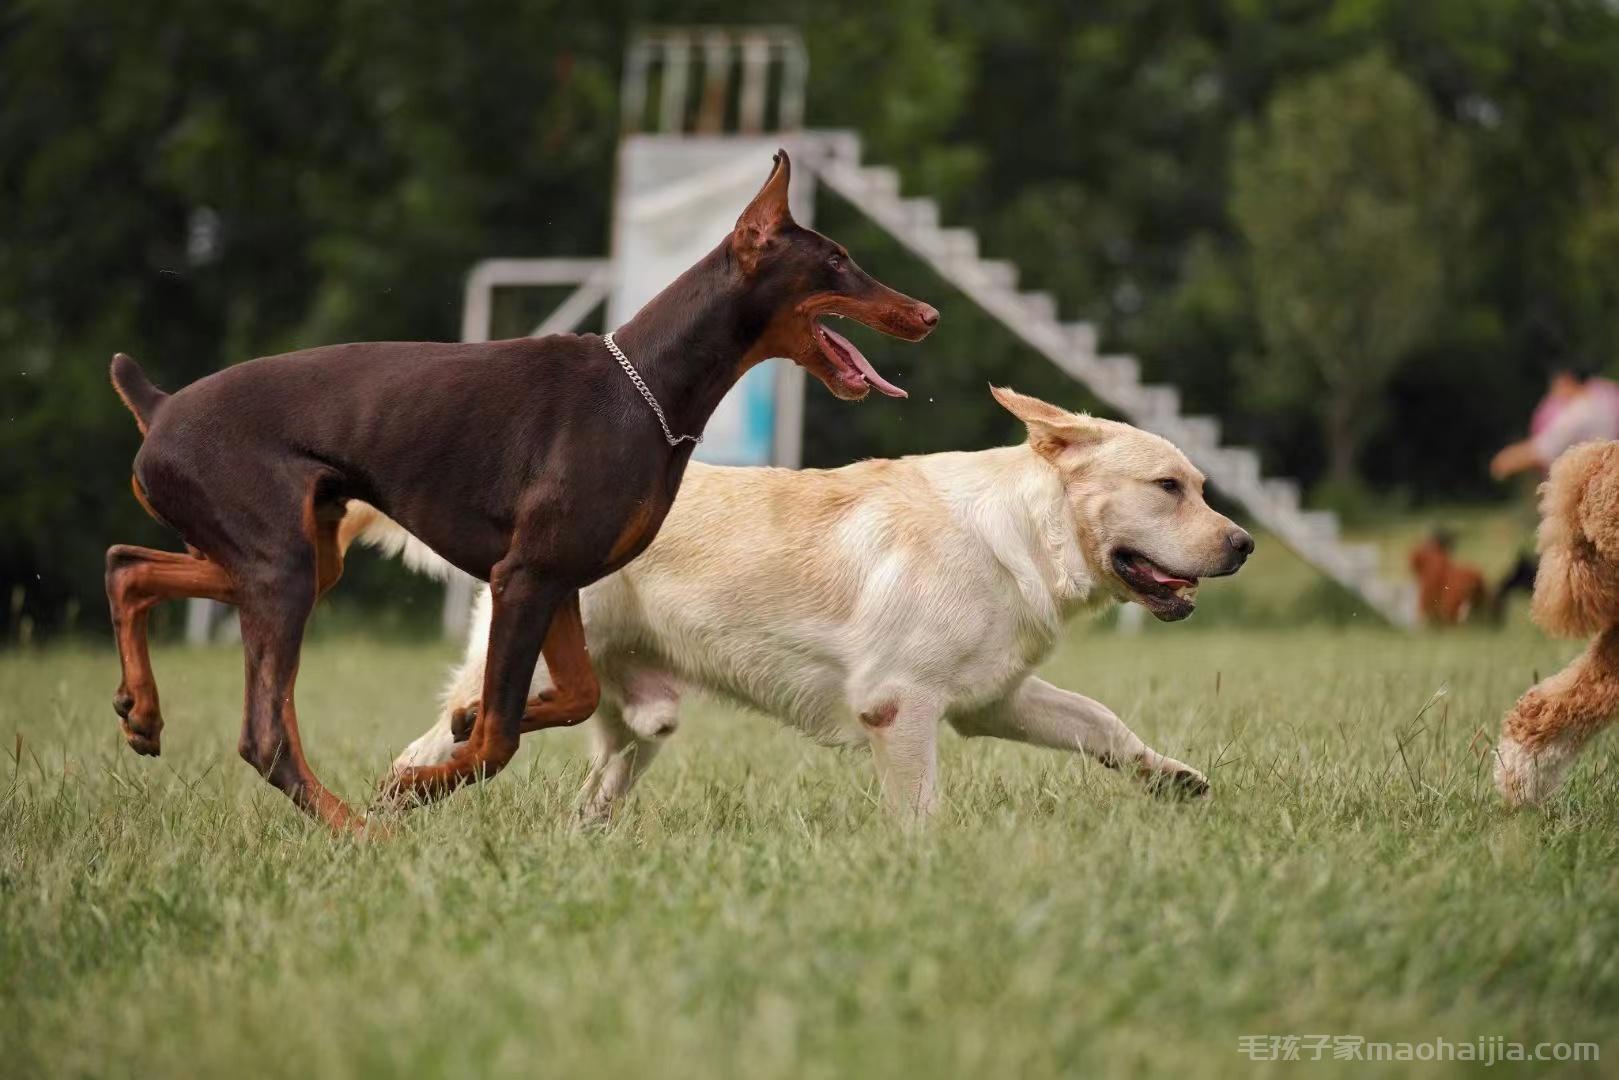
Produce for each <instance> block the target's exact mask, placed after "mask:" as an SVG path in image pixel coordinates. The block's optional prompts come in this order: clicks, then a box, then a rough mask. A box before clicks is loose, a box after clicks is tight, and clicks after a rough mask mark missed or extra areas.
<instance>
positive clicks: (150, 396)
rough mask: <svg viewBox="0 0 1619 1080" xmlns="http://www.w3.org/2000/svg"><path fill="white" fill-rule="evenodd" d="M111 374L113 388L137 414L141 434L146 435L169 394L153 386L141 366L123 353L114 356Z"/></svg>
mask: <svg viewBox="0 0 1619 1080" xmlns="http://www.w3.org/2000/svg"><path fill="white" fill-rule="evenodd" d="M111 375H112V388H113V389H114V390H116V391H118V396H119V397H121V398H123V399H124V404H125V405H127V406H128V407H129V411H130V412H132V413H134V414H135V423H136V424H137V425H138V426H139V427H140V429H141V434H142V435H145V434H146V429H147V428H149V427H151V426H152V420H153V418H155V417H156V416H157V411H158V409H160V408H162V407H163V403H164V402H165V401H167V400H169V395H167V394H165V393H164V392H163V391H161V390H159V389H158V388H157V387H155V386H153V385H152V380H150V379H148V378H147V377H146V372H144V371H142V370H141V366H140V365H139V364H137V363H135V361H134V360H132V359H131V358H130V357H128V356H126V355H125V354H123V353H118V354H117V355H116V356H114V357H113V358H112V371H111Z"/></svg>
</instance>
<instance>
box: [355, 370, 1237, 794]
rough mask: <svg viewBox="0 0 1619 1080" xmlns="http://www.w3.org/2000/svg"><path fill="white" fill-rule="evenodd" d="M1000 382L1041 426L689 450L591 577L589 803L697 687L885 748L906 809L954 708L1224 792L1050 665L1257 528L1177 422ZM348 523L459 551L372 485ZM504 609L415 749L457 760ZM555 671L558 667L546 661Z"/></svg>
mask: <svg viewBox="0 0 1619 1080" xmlns="http://www.w3.org/2000/svg"><path fill="white" fill-rule="evenodd" d="M994 393H995V396H996V398H997V400H999V401H1000V402H1001V404H1002V405H1003V406H1005V407H1006V408H1007V409H1008V410H1010V411H1011V412H1012V413H1013V414H1015V415H1016V416H1018V417H1019V418H1020V419H1022V420H1023V421H1024V423H1025V424H1026V425H1027V426H1028V429H1029V440H1028V442H1026V443H1024V444H1022V445H1018V446H1011V447H1005V448H1001V449H996V450H985V451H979V452H976V453H944V454H931V455H926V456H922V457H911V458H903V459H900V460H892V461H866V462H861V463H859V464H856V465H850V466H848V467H846V468H842V469H833V470H829V471H820V470H804V471H800V472H794V471H788V470H783V469H749V468H721V467H716V466H708V465H702V464H695V463H694V464H693V465H692V466H691V467H690V470H689V471H688V473H687V475H686V479H685V483H684V484H683V486H682V488H681V492H680V496H679V498H678V499H677V500H676V501H675V504H674V508H673V510H672V511H671V512H670V514H669V516H668V519H667V520H666V521H665V522H664V525H663V529H662V531H661V532H660V533H659V534H658V537H657V539H656V540H655V541H654V542H653V544H652V545H651V547H650V548H649V549H648V550H647V551H646V552H645V554H643V555H642V556H641V557H640V558H639V559H637V560H636V561H635V562H633V563H631V564H630V565H629V566H627V567H625V568H624V569H623V570H621V571H619V572H618V573H616V574H614V575H612V576H611V577H609V578H606V579H604V580H602V581H600V582H598V583H596V584H595V585H592V586H591V587H590V588H589V589H587V590H586V591H585V593H584V594H583V610H584V618H585V628H586V634H587V637H588V639H589V644H590V650H591V655H592V658H593V660H594V663H595V665H596V668H597V671H598V673H599V675H600V678H601V683H602V697H601V706H600V708H599V709H598V710H597V713H596V715H595V725H594V747H595V749H594V758H593V764H592V768H591V771H590V775H589V778H588V780H587V782H586V786H585V791H584V793H583V797H582V802H581V814H582V815H583V816H584V817H585V818H587V819H602V818H605V817H607V816H608V815H609V814H610V813H611V812H612V810H613V808H614V806H615V805H616V804H617V803H618V802H619V801H620V800H621V799H622V798H623V797H624V796H625V794H626V793H628V791H629V790H630V788H631V786H632V785H633V784H634V783H635V781H636V779H637V778H638V777H639V776H640V775H641V773H643V772H644V771H645V770H646V768H647V766H648V765H650V764H651V762H652V760H653V758H654V757H655V756H656V754H657V752H658V749H659V748H660V747H661V746H662V744H663V743H664V741H666V740H667V739H668V738H669V737H670V735H672V734H673V733H674V731H675V730H676V727H677V726H678V722H679V709H680V699H681V696H682V694H683V693H684V692H686V691H687V690H696V691H707V692H710V693H715V694H720V695H723V696H726V697H729V698H733V699H736V700H739V701H742V702H744V703H746V704H748V705H750V706H753V707H755V708H757V709H760V710H762V711H763V712H766V713H769V714H771V715H774V716H776V717H779V718H780V719H782V720H784V721H785V722H787V723H789V724H791V725H793V726H794V727H797V728H799V729H800V730H802V731H804V732H805V733H807V734H809V735H811V736H813V737H814V738H816V739H819V740H822V741H825V742H829V743H856V744H865V745H867V746H869V747H870V748H871V751H872V756H873V759H874V761H875V764H876V766H877V773H878V776H879V780H880V783H881V785H882V790H883V793H884V797H885V799H886V801H887V802H888V803H889V804H890V806H891V807H892V808H893V809H894V810H895V811H896V812H898V813H899V814H900V815H901V816H902V817H905V818H915V817H922V816H926V815H927V814H929V813H931V812H932V811H933V810H934V809H935V807H936V803H937V799H938V778H937V764H936V762H937V755H936V750H935V747H936V740H937V738H938V732H939V728H940V725H941V723H948V724H950V725H951V726H952V727H954V728H955V729H956V730H957V731H958V732H960V733H962V734H963V735H982V736H994V737H999V738H1005V739H1014V740H1017V741H1019V742H1025V743H1031V744H1034V745H1037V746H1047V747H1052V748H1056V749H1062V750H1070V751H1082V752H1084V753H1086V754H1090V755H1091V756H1093V757H1095V758H1097V759H1099V760H1101V761H1103V762H1104V763H1106V764H1108V765H1110V766H1113V767H1117V768H1120V769H1124V770H1125V771H1127V772H1129V773H1131V774H1132V775H1134V776H1136V777H1139V778H1141V779H1142V780H1144V781H1146V782H1148V783H1149V784H1150V785H1152V786H1153V787H1154V788H1155V789H1159V790H1173V791H1181V792H1189V793H1192V794H1202V793H1204V792H1206V791H1207V789H1208V784H1207V781H1206V780H1205V778H1204V776H1203V774H1202V773H1200V772H1198V771H1197V770H1196V769H1194V768H1192V767H1191V766H1190V765H1187V764H1185V763H1183V762H1180V761H1176V760H1174V759H1173V758H1168V757H1165V756H1163V755H1161V754H1159V753H1157V752H1156V751H1154V750H1152V749H1151V748H1150V747H1148V746H1147V745H1146V744H1144V743H1143V742H1142V741H1141V739H1139V738H1137V737H1136V735H1135V734H1134V733H1133V732H1132V731H1130V729H1129V728H1127V727H1126V726H1125V725H1124V723H1123V722H1122V721H1121V720H1120V719H1119V718H1118V717H1117V716H1115V715H1114V714H1113V713H1112V712H1111V711H1110V710H1108V708H1107V707H1106V706H1104V705H1102V704H1100V703H1099V702H1096V701H1093V700H1091V699H1090V698H1087V697H1084V696H1082V695H1080V694H1076V693H1073V692H1072V691H1069V690H1064V689H1061V688H1060V687H1057V686H1053V685H1052V684H1050V683H1048V682H1046V681H1045V680H1043V679H1040V678H1038V677H1036V676H1035V675H1034V674H1033V671H1034V669H1035V667H1036V666H1037V665H1038V664H1039V663H1040V662H1041V661H1042V660H1043V659H1045V657H1046V656H1047V655H1049V653H1050V652H1051V650H1052V647H1053V645H1054V644H1055V643H1056V641H1057V638H1058V636H1059V635H1060V634H1061V633H1062V630H1063V627H1064V625H1065V624H1066V623H1067V622H1068V621H1069V620H1070V619H1072V618H1073V617H1075V616H1076V615H1079V614H1081V613H1086V612H1094V611H1097V610H1099V609H1101V608H1102V607H1104V606H1106V605H1109V604H1112V603H1115V602H1117V601H1120V600H1135V601H1138V602H1141V603H1143V604H1144V605H1146V606H1147V607H1148V608H1149V610H1152V611H1153V612H1154V614H1156V615H1158V616H1159V617H1160V618H1164V619H1174V618H1181V617H1184V616H1185V615H1186V614H1188V613H1189V612H1190V611H1191V607H1192V598H1193V597H1194V596H1195V592H1196V579H1197V578H1199V577H1205V576H1212V575H1219V574H1226V573H1231V572H1234V571H1235V569H1236V568H1237V567H1238V566H1240V565H1241V563H1242V561H1243V559H1244V558H1245V557H1246V555H1247V553H1248V552H1249V551H1250V550H1251V548H1252V541H1251V539H1249V538H1248V536H1247V534H1246V533H1244V532H1242V530H1240V529H1238V528H1237V527H1236V526H1235V525H1233V524H1232V523H1231V522H1230V521H1229V520H1228V519H1226V518H1225V517H1223V516H1221V515H1220V514H1218V513H1216V512H1215V511H1213V510H1212V509H1210V508H1209V506H1208V504H1207V503H1206V502H1204V500H1203V491H1202V489H1203V477H1202V475H1201V474H1200V473H1198V472H1197V470H1196V469H1194V468H1193V467H1192V465H1191V463H1190V462H1189V461H1187V459H1186V457H1185V456H1184V455H1183V454H1181V452H1180V451H1179V450H1177V449H1176V448H1175V447H1174V446H1172V445H1171V444H1170V443H1168V442H1166V441H1165V440H1164V439H1161V438H1159V437H1158V436H1156V435H1152V434H1149V433H1147V432H1144V431H1141V430H1139V429H1137V428H1133V427H1130V426H1128V425H1125V424H1120V423H1115V422H1113V421H1109V420H1100V419H1094V418H1091V417H1088V416H1083V415H1079V414H1075V413H1070V412H1067V411H1065V410H1062V409H1059V408H1056V407H1055V406H1052V405H1048V404H1046V403H1045V402H1042V401H1039V400H1037V399H1034V398H1030V397H1026V396H1024V395H1020V394H1016V393H1014V392H1012V391H1009V390H1001V389H996V390H995V391H994ZM344 534H345V536H346V537H349V538H353V537H358V538H359V539H360V540H361V541H362V542H367V543H373V544H377V545H379V546H383V547H392V548H393V549H394V550H396V551H398V550H404V552H405V554H406V557H407V559H408V560H409V561H411V562H412V563H413V564H414V565H416V566H417V567H418V568H420V569H425V570H427V571H429V572H432V570H433V569H434V568H435V567H438V568H442V565H443V564H442V563H441V562H439V561H438V560H437V557H436V556H433V555H432V554H431V553H430V552H426V551H425V549H423V548H421V547H420V545H419V544H418V543H416V542H415V541H414V540H413V538H410V537H408V536H407V535H406V534H404V533H403V532H402V531H401V530H400V529H399V527H398V526H397V525H395V524H394V523H393V522H392V521H390V520H389V519H387V518H386V517H384V516H382V514H380V513H379V512H378V511H376V510H375V509H373V508H371V507H368V506H364V505H363V504H351V510H350V515H349V518H348V519H347V520H346V521H345V523H344ZM489 613H490V604H489V596H488V591H487V589H485V590H482V591H481V592H480V595H479V597H478V601H477V607H476V611H475V614H474V616H473V622H472V633H471V640H470V641H469V642H468V645H467V653H466V659H465V660H464V661H463V663H462V664H461V665H460V667H459V668H457V669H456V671H455V673H454V675H453V676H452V678H451V680H450V685H449V688H448V690H447V693H446V697H445V703H444V710H443V714H442V716H441V717H440V719H439V722H438V723H437V724H436V725H435V726H434V727H433V728H432V729H431V730H430V731H428V732H427V733H426V734H424V735H422V736H421V737H420V738H418V739H417V740H416V741H415V742H413V743H412V744H411V745H410V746H409V747H408V748H407V749H406V750H405V751H404V753H403V754H401V755H400V757H399V759H398V760H397V761H396V762H395V766H396V767H402V766H406V765H421V764H430V763H434V762H440V761H443V760H445V759H446V758H447V757H448V756H449V753H450V751H451V748H452V747H453V745H454V729H455V727H456V726H457V725H456V719H457V714H458V713H463V712H464V711H465V710H468V709H474V708H476V705H477V702H478V700H479V696H480V693H481V690H482V685H483V665H484V652H485V647H486V644H487V635H488V630H489ZM533 685H534V690H535V692H536V693H538V692H540V691H541V690H543V689H545V688H546V687H548V685H549V680H548V678H547V676H546V672H545V668H544V664H543V663H542V664H541V665H540V666H539V668H538V670H537V671H536V672H535V677H534V684H533ZM462 721H463V722H462V723H461V725H460V726H461V727H462V728H463V730H464V728H465V722H464V721H465V717H464V716H463V717H462Z"/></svg>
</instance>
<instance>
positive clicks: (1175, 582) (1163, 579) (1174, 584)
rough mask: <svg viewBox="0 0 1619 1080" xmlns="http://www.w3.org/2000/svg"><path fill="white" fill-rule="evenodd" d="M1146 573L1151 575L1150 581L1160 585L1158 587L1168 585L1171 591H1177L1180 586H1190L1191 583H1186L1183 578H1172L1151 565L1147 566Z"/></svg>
mask: <svg viewBox="0 0 1619 1080" xmlns="http://www.w3.org/2000/svg"><path fill="white" fill-rule="evenodd" d="M1147 573H1149V574H1151V575H1152V579H1153V580H1154V581H1156V582H1157V583H1158V584H1160V585H1168V586H1169V587H1170V588H1171V589H1178V588H1180V587H1181V586H1182V585H1190V584H1191V582H1190V581H1187V580H1186V579H1185V578H1178V577H1174V576H1172V575H1170V574H1166V573H1164V572H1163V571H1162V570H1160V569H1158V567H1156V566H1154V565H1153V564H1152V563H1148V564H1147Z"/></svg>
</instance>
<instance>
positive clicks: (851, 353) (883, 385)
mask: <svg viewBox="0 0 1619 1080" xmlns="http://www.w3.org/2000/svg"><path fill="white" fill-rule="evenodd" d="M821 329H822V330H823V331H825V333H826V336H827V337H829V338H831V339H832V341H833V343H834V344H836V345H837V347H838V348H840V349H842V350H843V352H844V353H845V354H846V355H847V356H848V357H849V359H850V360H852V361H854V366H855V367H857V368H859V369H860V374H862V375H864V376H865V377H866V381H867V382H868V383H870V384H871V385H872V388H873V389H875V390H877V391H879V392H881V393H884V394H887V395H888V396H889V397H900V398H902V397H909V396H910V395H909V394H907V393H906V392H905V391H904V390H901V389H900V388H899V387H897V386H895V385H894V384H893V383H891V382H889V381H888V380H887V379H885V378H883V377H882V376H881V375H879V374H877V369H876V368H874V367H872V366H871V361H870V360H867V359H866V355H865V353H863V352H861V351H860V350H859V349H857V348H855V344H854V342H852V341H850V340H849V339H848V338H846V337H844V336H843V335H842V334H840V333H838V332H837V331H836V330H833V329H832V328H831V327H829V326H826V325H822V327H821Z"/></svg>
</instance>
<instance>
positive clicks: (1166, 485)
mask: <svg viewBox="0 0 1619 1080" xmlns="http://www.w3.org/2000/svg"><path fill="white" fill-rule="evenodd" d="M1153 483H1155V484H1157V485H1158V486H1159V487H1160V488H1162V489H1163V490H1165V491H1167V492H1169V493H1170V494H1171V495H1179V494H1180V493H1181V482H1180V481H1179V480H1177V479H1175V478H1174V477H1173V476H1166V477H1164V478H1163V479H1161V480H1154V481H1153Z"/></svg>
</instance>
